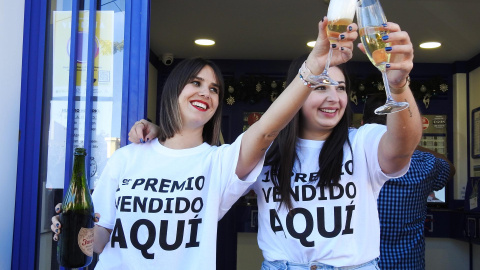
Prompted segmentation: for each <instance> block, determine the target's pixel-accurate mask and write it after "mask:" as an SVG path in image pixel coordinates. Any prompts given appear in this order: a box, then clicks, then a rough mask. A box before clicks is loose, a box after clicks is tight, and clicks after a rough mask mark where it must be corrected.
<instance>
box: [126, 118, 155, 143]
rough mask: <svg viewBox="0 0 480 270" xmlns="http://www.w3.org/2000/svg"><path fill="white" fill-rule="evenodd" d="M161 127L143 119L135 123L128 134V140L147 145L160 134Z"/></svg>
mask: <svg viewBox="0 0 480 270" xmlns="http://www.w3.org/2000/svg"><path fill="white" fill-rule="evenodd" d="M159 129H160V128H159V127H158V126H157V125H154V124H153V123H151V122H149V121H147V120H145V119H142V120H140V121H137V122H135V124H134V125H133V127H132V128H131V129H130V132H128V140H129V141H131V142H132V143H145V142H149V141H151V140H153V139H154V138H156V137H157V136H158V134H159Z"/></svg>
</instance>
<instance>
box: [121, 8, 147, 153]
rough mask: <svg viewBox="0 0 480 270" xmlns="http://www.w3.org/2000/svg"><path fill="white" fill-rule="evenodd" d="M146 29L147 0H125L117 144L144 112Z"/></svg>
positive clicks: (145, 113) (145, 102) (145, 111)
mask: <svg viewBox="0 0 480 270" xmlns="http://www.w3.org/2000/svg"><path fill="white" fill-rule="evenodd" d="M132 14H136V15H138V16H132ZM149 29H150V1H149V0H142V1H133V0H129V1H126V2H125V39H124V40H125V43H124V58H123V59H124V70H123V94H122V128H121V130H122V132H121V135H120V145H121V146H125V145H126V144H127V139H128V131H129V129H130V127H131V126H133V124H134V123H135V122H136V121H137V120H139V119H141V118H145V117H146V115H147V99H146V94H147V90H148V89H147V88H148V58H149V51H150V44H149V42H150V37H149Z"/></svg>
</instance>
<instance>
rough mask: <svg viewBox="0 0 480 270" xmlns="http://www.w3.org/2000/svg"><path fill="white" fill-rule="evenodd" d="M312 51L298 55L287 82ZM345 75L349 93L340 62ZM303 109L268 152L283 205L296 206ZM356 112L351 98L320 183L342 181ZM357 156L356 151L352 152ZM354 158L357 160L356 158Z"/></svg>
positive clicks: (322, 159) (323, 159)
mask: <svg viewBox="0 0 480 270" xmlns="http://www.w3.org/2000/svg"><path fill="white" fill-rule="evenodd" d="M307 56H308V55H303V56H301V57H298V58H296V59H295V60H293V61H292V63H291V64H290V67H289V70H288V74H287V80H286V84H287V85H288V84H290V83H291V82H292V81H293V79H294V78H295V76H298V70H299V68H300V67H301V65H302V64H303V62H305V60H306V59H307ZM336 67H338V68H339V69H340V70H341V71H342V73H343V74H344V76H345V84H346V90H347V95H349V93H350V89H349V86H350V81H349V79H348V76H347V73H346V66H345V65H344V64H342V65H338V66H336ZM301 113H302V112H301V110H300V111H299V112H298V113H297V114H296V115H295V116H294V118H293V119H292V120H291V121H290V122H289V123H288V125H287V126H286V127H285V128H284V129H283V130H282V131H280V133H279V134H278V136H277V138H276V139H275V140H274V141H273V143H272V145H271V146H270V148H269V150H268V152H267V155H266V158H265V160H266V162H265V163H266V165H270V166H271V172H270V174H271V179H272V182H273V184H274V186H275V187H276V188H278V189H279V192H280V196H281V200H280V205H279V208H280V207H281V206H282V204H283V205H284V206H285V207H287V208H288V209H292V208H293V206H292V198H291V176H292V172H293V166H294V163H295V161H296V160H298V156H297V153H296V142H297V137H298V136H299V133H300V128H301V123H300V114H301ZM352 118H353V112H352V109H351V107H350V103H349V102H347V105H346V108H345V113H344V115H343V116H342V118H341V120H340V121H339V123H338V124H337V125H336V126H335V127H334V128H333V130H332V133H331V134H330V135H329V137H328V138H327V140H326V141H325V143H324V144H323V147H322V150H321V151H320V154H319V157H318V165H319V168H320V169H319V171H318V176H319V177H318V179H316V180H318V181H317V187H321V188H323V187H325V186H327V185H329V184H331V183H338V182H339V181H340V176H341V174H342V165H343V157H344V153H343V147H344V145H345V143H347V144H348V146H349V148H350V151H352V147H351V143H350V140H349V138H348V133H349V128H350V126H351V124H352ZM352 156H353V155H352ZM352 162H353V160H352Z"/></svg>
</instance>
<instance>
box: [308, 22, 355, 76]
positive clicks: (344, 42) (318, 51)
mask: <svg viewBox="0 0 480 270" xmlns="http://www.w3.org/2000/svg"><path fill="white" fill-rule="evenodd" d="M327 24H328V19H327V17H326V16H325V17H324V18H323V20H322V21H320V22H319V23H318V37H317V41H316V42H315V47H313V49H312V52H311V53H310V54H309V55H308V58H307V66H308V68H309V69H310V70H311V71H312V73H313V74H320V73H322V71H323V69H324V68H325V64H326V63H327V58H328V52H329V50H330V47H331V46H335V48H333V53H332V59H331V61H330V66H336V65H339V64H342V63H346V62H347V61H348V60H350V59H351V58H352V56H353V47H354V46H353V41H355V40H356V39H357V37H358V32H357V30H358V26H357V24H356V23H351V24H350V25H348V27H347V32H344V33H341V34H340V35H339V38H338V41H336V42H334V43H333V44H330V41H329V39H328V35H327Z"/></svg>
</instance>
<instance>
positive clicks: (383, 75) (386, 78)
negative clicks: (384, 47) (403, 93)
mask: <svg viewBox="0 0 480 270" xmlns="http://www.w3.org/2000/svg"><path fill="white" fill-rule="evenodd" d="M382 78H383V85H384V86H385V93H386V94H387V103H388V102H391V101H393V98H392V93H391V92H390V85H389V84H388V77H387V72H386V71H385V70H383V71H382Z"/></svg>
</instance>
